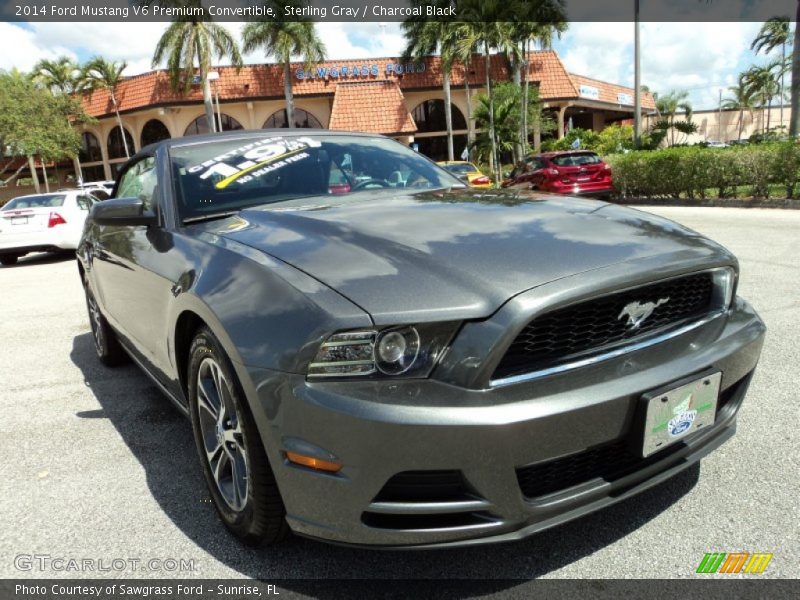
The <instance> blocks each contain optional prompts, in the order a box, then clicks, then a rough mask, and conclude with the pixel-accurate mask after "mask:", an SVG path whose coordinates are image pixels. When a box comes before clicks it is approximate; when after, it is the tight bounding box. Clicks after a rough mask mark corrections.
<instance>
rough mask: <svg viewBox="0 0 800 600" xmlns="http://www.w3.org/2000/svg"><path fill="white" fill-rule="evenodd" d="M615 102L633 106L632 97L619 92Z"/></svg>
mask: <svg viewBox="0 0 800 600" xmlns="http://www.w3.org/2000/svg"><path fill="white" fill-rule="evenodd" d="M617 102H618V103H619V104H633V96H631V95H630V94H625V93H623V92H620V93H619V94H617Z"/></svg>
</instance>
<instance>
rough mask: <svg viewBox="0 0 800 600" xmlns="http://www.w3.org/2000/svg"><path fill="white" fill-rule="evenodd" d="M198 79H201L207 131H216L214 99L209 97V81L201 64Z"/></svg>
mask: <svg viewBox="0 0 800 600" xmlns="http://www.w3.org/2000/svg"><path fill="white" fill-rule="evenodd" d="M200 79H202V81H203V104H204V105H205V108H206V122H207V123H208V131H209V133H216V131H217V124H216V122H215V120H214V100H213V99H212V98H211V83H210V82H209V81H208V73H207V72H206V70H205V69H204V68H203V67H202V66H201V67H200Z"/></svg>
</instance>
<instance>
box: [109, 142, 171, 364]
mask: <svg viewBox="0 0 800 600" xmlns="http://www.w3.org/2000/svg"><path fill="white" fill-rule="evenodd" d="M156 164H157V163H156V157H155V156H146V157H143V158H142V159H140V160H138V161H136V162H134V163H131V164H129V165H128V166H127V167H126V168H125V170H124V171H123V173H122V174H121V177H120V181H119V184H118V186H117V190H116V194H115V196H116V197H117V198H132V197H136V198H139V199H141V200H142V201H143V203H144V209H145V211H150V212H153V213H155V214H156V215H157V216H158V224H157V225H152V226H149V227H148V226H143V225H137V226H127V225H125V226H120V225H114V226H109V225H107V226H98V235H97V243H96V246H97V247H96V248H95V249H94V255H95V256H94V258H95V260H94V269H95V271H96V273H95V279H96V281H97V284H98V288H99V290H100V292H101V294H102V302H103V306H104V308H105V311H106V313H107V316H108V317H109V319H110V320H111V322H112V324H114V325H115V327H116V328H117V329H118V330H120V331H121V333H122V334H123V337H124V340H123V341H124V342H127V343H128V344H129V346H133V348H132V349H133V350H135V351H137V353H138V354H139V355H140V356H139V357H140V358H143V359H145V360H146V361H147V362H148V363H150V365H148V366H154V367H155V371H164V370H165V369H166V368H167V364H168V360H167V348H166V337H167V336H166V334H165V330H166V319H167V305H168V302H169V298H170V295H171V290H172V287H173V285H174V284H175V281H174V280H173V279H172V278H173V277H174V271H175V269H171V268H170V267H171V266H174V265H173V263H174V262H175V260H174V259H175V257H171V256H170V251H171V250H172V249H173V244H172V233H171V232H170V231H169V230H168V228H167V226H166V224H165V219H164V215H163V210H162V207H161V194H160V193H159V185H158V169H157V168H156ZM161 188H162V189H163V186H161ZM156 374H157V373H156Z"/></svg>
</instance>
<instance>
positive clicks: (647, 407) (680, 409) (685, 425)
mask: <svg viewBox="0 0 800 600" xmlns="http://www.w3.org/2000/svg"><path fill="white" fill-rule="evenodd" d="M721 382H722V372H721V371H718V370H714V369H709V370H708V371H706V372H705V373H702V374H700V375H693V376H691V377H688V378H685V379H682V380H680V381H676V382H673V383H671V384H669V385H667V386H664V387H662V388H659V389H657V390H653V391H651V392H647V393H646V394H644V395H643V396H642V400H641V401H642V403H643V404H644V432H643V436H642V441H641V446H640V451H641V455H642V457H645V458H646V457H648V456H650V455H651V454H655V453H656V452H660V451H661V450H664V449H665V448H667V447H669V446H672V445H673V444H676V443H678V442H680V441H681V440H683V439H685V438H686V437H687V436H689V435H691V434H692V433H694V432H696V431H698V430H699V429H703V428H707V427H710V426H711V425H713V424H714V421H715V419H716V413H717V402H718V401H719V391H720V383H721Z"/></svg>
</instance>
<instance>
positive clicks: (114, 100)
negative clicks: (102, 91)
mask: <svg viewBox="0 0 800 600" xmlns="http://www.w3.org/2000/svg"><path fill="white" fill-rule="evenodd" d="M110 92H111V103H112V104H113V105H114V112H115V113H117V123H118V124H119V133H120V135H121V136H122V146H123V147H124V148H125V158H130V157H131V153H130V152H129V151H128V140H127V139H126V137H125V128H124V127H123V126H122V117H120V116H119V108H118V107H117V98H116V97H115V96H114V90H110Z"/></svg>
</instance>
